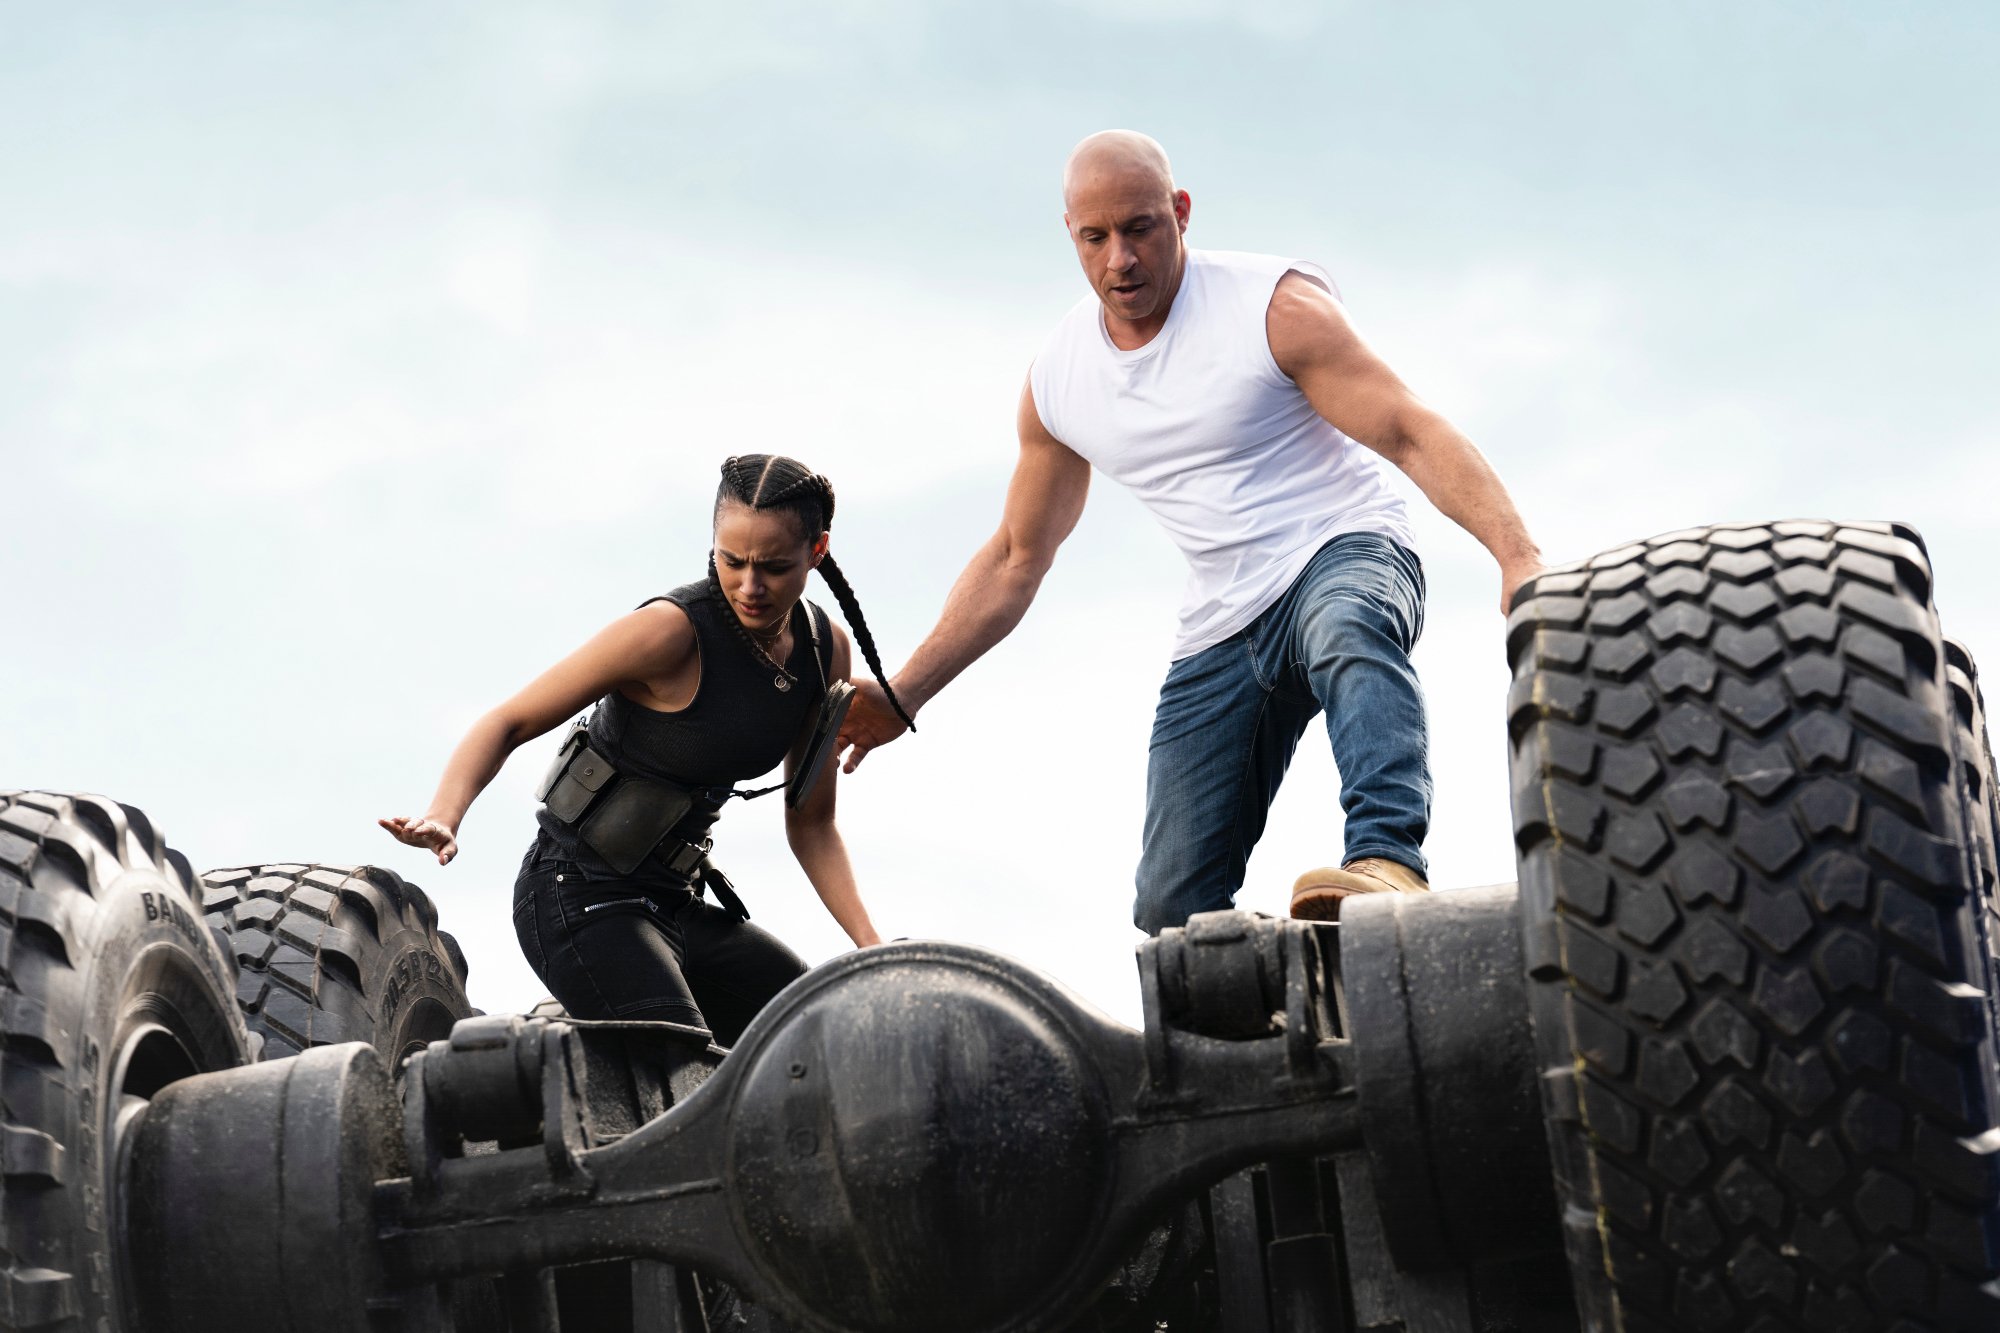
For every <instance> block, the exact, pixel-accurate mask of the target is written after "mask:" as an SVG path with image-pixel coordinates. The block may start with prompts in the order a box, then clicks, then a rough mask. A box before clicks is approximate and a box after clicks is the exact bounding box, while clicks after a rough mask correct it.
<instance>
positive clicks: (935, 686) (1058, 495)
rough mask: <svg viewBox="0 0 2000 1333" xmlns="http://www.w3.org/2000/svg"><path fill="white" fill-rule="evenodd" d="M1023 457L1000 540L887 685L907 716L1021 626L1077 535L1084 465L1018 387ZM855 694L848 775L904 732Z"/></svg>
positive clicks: (864, 686) (878, 700)
mask: <svg viewBox="0 0 2000 1333" xmlns="http://www.w3.org/2000/svg"><path fill="white" fill-rule="evenodd" d="M1015 426H1016V429H1017V431H1018V432H1019V434H1020V437H1021V456H1020V459H1019V460H1018V461H1017V462H1016V463H1015V464H1014V476H1013V479H1012V480H1011V481H1009V482H1008V483H1007V507H1006V509H1005V511H1004V512H1003V513H1002V514H1001V517H1000V530H999V531H997V532H995V533H994V534H993V536H992V537H991V538H989V539H988V540H987V542H986V544H985V545H984V546H982V547H980V548H979V551H978V553H977V554H976V555H974V556H973V557H972V560H971V562H970V563H969V564H967V565H966V567H965V572H964V573H962V574H960V575H959V576H958V582H957V583H954V584H953V585H952V589H951V595H950V596H949V597H947V598H945V603H944V611H943V613H942V614H941V615H939V617H938V623H937V628H935V629H933V630H932V631H931V632H930V634H929V635H928V636H927V637H926V638H925V639H924V641H923V642H922V643H921V644H919V645H918V646H917V651H916V652H914V653H912V654H911V655H910V660H909V662H908V663H907V664H906V665H905V666H904V667H903V669H902V670H901V671H899V672H897V673H896V677H895V679H894V680H893V681H891V682H890V683H891V684H893V685H894V686H895V687H896V696H897V697H898V698H899V699H901V700H902V701H903V705H904V707H906V708H908V709H909V710H910V712H911V713H912V714H914V713H915V712H916V711H917V710H918V709H920V708H922V707H923V706H924V705H925V704H926V703H928V702H930V700H931V698H932V697H933V696H935V695H936V694H937V692H938V691H939V690H942V689H943V688H944V687H945V686H946V685H948V684H949V683H950V682H951V680H952V679H953V677H955V676H957V675H958V673H959V672H961V671H963V670H965V669H966V668H967V667H968V666H971V665H972V664H973V662H975V661H977V660H978V659H979V657H980V656H981V655H982V654H983V653H985V651H986V650H987V649H988V648H991V647H992V646H993V645H994V644H996V643H998V642H1000V640H1002V639H1004V638H1006V637H1007V635H1008V634H1009V633H1010V632H1012V630H1013V628H1014V626H1016V625H1018V624H1020V623H1021V617H1022V616H1024V615H1026V614H1027V612H1028V604H1029V603H1030V602H1032V601H1034V600H1035V593H1036V591H1037V590H1038V589H1039V588H1040V587H1041V586H1042V576H1043V575H1044V574H1047V573H1048V572H1049V566H1050V565H1051V564H1052V563H1054V561H1055V558H1056V548H1057V547H1058V546H1060V545H1062V543H1063V539H1064V538H1066V537H1068V536H1069V534H1070V533H1071V532H1073V531H1074V530H1075V529H1076V521H1077V519H1078V518H1080V517H1081V516H1082V514H1083V502H1084V499H1085V497H1086V496H1088V494H1089V493H1090V464H1088V463H1086V462H1085V461H1084V460H1083V459H1082V458H1080V457H1079V456H1078V455H1077V454H1076V453H1075V452H1073V451H1072V450H1071V449H1069V448H1068V447H1067V446H1066V445H1064V444H1063V443H1062V442H1061V441H1059V440H1057V439H1056V437H1055V436H1053V435H1051V434H1049V432H1048V429H1047V428H1046V427H1045V426H1043V425H1042V418H1041V414H1040V413H1039V412H1037V411H1036V410H1035V397H1034V391H1033V389H1032V387H1031V386H1030V385H1026V384H1024V385H1022V386H1021V405H1020V409H1019V411H1018V413H1017V414H1016V418H1015ZM856 689H857V690H858V691H859V693H858V694H857V696H856V698H855V700H854V706H853V707H852V708H851V709H850V710H849V711H848V714H847V721H846V723H845V724H844V725H843V726H842V727H841V729H840V738H839V744H840V745H841V746H842V747H849V746H851V747H852V749H850V750H848V753H847V762H846V765H845V767H846V771H847V772H849V773H852V772H853V771H854V766H855V765H856V764H859V763H860V762H861V760H862V757H863V756H864V755H866V754H867V753H868V752H869V751H870V750H872V749H874V748H875V747H876V746H878V745H886V744H888V743H889V742H890V741H892V740H894V739H895V738H896V737H897V736H899V735H901V734H902V732H903V724H902V722H901V720H900V719H898V718H897V717H896V715H895V713H894V712H892V711H891V710H890V708H889V701H888V698H887V697H886V696H885V695H884V694H883V693H882V687H881V686H879V685H877V684H875V683H874V682H873V681H858V682H856Z"/></svg>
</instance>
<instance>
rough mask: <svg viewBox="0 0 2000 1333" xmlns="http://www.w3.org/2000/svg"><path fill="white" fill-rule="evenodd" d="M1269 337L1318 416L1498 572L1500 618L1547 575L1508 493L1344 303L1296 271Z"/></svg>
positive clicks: (1281, 287)
mask: <svg viewBox="0 0 2000 1333" xmlns="http://www.w3.org/2000/svg"><path fill="white" fill-rule="evenodd" d="M1265 328H1266V331H1267V333H1268V334H1269V336H1270V340H1271V355H1272V357H1273V358H1274V359H1275V360H1276V361H1277V363H1278V368H1279V369H1280V370H1282V371H1284V372H1285V374H1287V375H1289V376H1291V377H1292V380H1293V382H1294V383H1296V384H1297V385H1298V386H1299V388H1300V389H1301V390H1302V391H1304V393H1305V396H1306V401H1308V402H1310V403H1311V404H1312V405H1313V408H1314V410H1315V411H1317V412H1318V413H1319V414H1320V415H1321V416H1323V417H1325V418H1326V419H1327V420H1328V421H1330V422H1332V423H1333V424H1334V425H1335V426H1336V427H1338V428H1339V429H1340V431H1341V432H1342V433H1343V434H1346V435H1349V436H1351V437H1353V438H1354V439H1357V440H1359V441H1361V443H1363V444H1365V445H1367V446H1368V447H1369V448H1370V449H1373V450H1374V451H1375V452H1376V453H1378V454H1381V455H1382V456H1383V457H1384V458H1386V459H1388V460H1389V461H1390V462H1392V463H1394V464H1395V465H1396V466H1397V467H1399V468H1401V469H1402V470H1403V471H1404V472H1405V473H1406V474H1408V476H1409V478H1410V480H1411V481H1414V482H1415V483H1416V484H1417V487H1418V489H1420V490H1422V491H1423V493H1424V495H1425V496H1426V497H1428V498H1429V500H1430V502H1431V503H1432V504H1434V505H1436V506H1437V508H1438V510H1439V512H1441V513H1442V514H1444V516H1445V517H1447V518H1449V519H1451V520H1452V521H1453V522H1455V523H1457V524H1458V525H1459V526H1460V527H1462V528H1464V529H1465V530H1466V531H1467V532H1469V533H1471V534H1472V535H1473V536H1474V537H1476V538H1478V539H1479V542H1480V544H1481V545H1483V546H1484V547H1485V548H1486V549H1487V550H1488V551H1490V552H1492V554H1493V558H1494V559H1495V560H1496V561H1498V562H1499V565H1500V612H1501V614H1502V615H1505V614H1506V612H1507V606H1508V603H1509V602H1510V601H1511V600H1512V598H1513V596H1514V590H1515V589H1517V588H1519V587H1520V586H1521V584H1522V583H1524V582H1526V581H1527V580H1528V579H1529V578H1532V577H1533V576H1534V575H1535V574H1537V573H1539V572H1541V570H1542V568H1543V565H1542V553H1541V550H1540V548H1539V547H1537V546H1536V545H1535V542H1534V539H1533V538H1532V537H1530V536H1529V535H1528V527H1527V524H1525V523H1523V522H1522V521H1521V515H1520V513H1519V512H1518V511H1517V510H1516V509H1515V508H1514V501H1513V500H1512V499H1511V498H1510V497H1509V496H1508V494H1507V488H1506V487H1505V486H1503V485H1502V484H1501V482H1500V478H1499V476H1498V475H1497V474H1495V472H1494V471H1493V467H1492V465H1491V464H1489V463H1488V462H1487V461H1486V458H1485V456H1484V455H1483V454H1481V453H1480V452H1479V450H1478V449H1477V448H1476V447H1475V446H1474V445H1473V443H1472V441H1471V440H1468V439H1467V438H1466V437H1465V436H1464V435H1463V434H1461V433H1460V432H1459V430H1458V428H1457V427H1455V426H1453V425H1452V424H1451V423H1450V422H1449V421H1446V420H1445V419H1444V418H1443V417H1442V416H1440V415H1438V413H1436V412H1435V411H1433V410H1431V409H1430V408H1429V407H1427V406H1425V405H1424V404H1423V403H1422V402H1421V401H1419V400H1418V398H1417V396H1416V395H1415V394H1413V393H1411V392H1410V389H1409V386H1407V385H1405V384H1404V383H1403V382H1402V380H1400V379H1398V378H1396V373H1395V372H1394V371H1393V370H1390V369H1389V367H1388V366H1387V365H1386V364H1384V363H1383V361H1382V359H1381V358H1380V357H1378V356H1377V355H1375V352H1374V350H1373V349H1371V348H1370V347H1369V346H1368V344H1366V343H1364V342H1363V341H1362V340H1361V335H1360V334H1358V333H1356V332H1355V331H1354V326H1353V325H1352V324H1350V323H1348V321H1347V315H1346V312H1345V311H1343V310H1342V309H1341V307H1340V302H1338V301H1336V300H1334V298H1333V297H1332V295H1331V294H1329V293H1328V292H1327V290H1326V289H1325V288H1324V287H1321V286H1320V285H1319V284H1318V283H1317V282H1314V281H1313V280H1312V279H1310V278H1308V277H1306V276H1305V275H1303V274H1301V273H1297V272H1293V273H1287V274H1286V275H1285V276H1284V277H1282V278H1280V279H1279V280H1278V288H1277V290H1276V291H1275V292H1273V293H1272V295H1271V307H1270V312H1269V314H1268V315H1267V316H1266V319H1265Z"/></svg>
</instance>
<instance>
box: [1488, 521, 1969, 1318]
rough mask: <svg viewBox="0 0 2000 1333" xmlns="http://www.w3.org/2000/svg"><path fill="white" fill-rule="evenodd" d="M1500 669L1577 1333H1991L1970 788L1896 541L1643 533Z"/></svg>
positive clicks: (1737, 530) (1551, 584) (1959, 670)
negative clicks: (1509, 682)
mask: <svg viewBox="0 0 2000 1333" xmlns="http://www.w3.org/2000/svg"><path fill="white" fill-rule="evenodd" d="M1508 650H1509V655H1510V657H1511V660H1512V663H1513V668H1514V683H1513V688H1512V694H1511V696H1510V716H1509V729H1510V736H1511V739H1512V753H1513V766H1512V781H1513V803H1514V820H1515V835H1516V840H1517V844H1518V849H1519V855H1520V869H1521V911H1522V922H1523V928H1524V930H1525V932H1526V942H1527V958H1528V966H1529V971H1530V985H1529V990H1530V997H1531V998H1530V1007H1531V1012H1532V1016H1533V1020H1534V1029H1535V1039H1536V1045H1537V1053H1538V1057H1539V1063H1540V1066H1541V1068H1542V1070H1543V1078H1542V1087H1543V1101H1544V1110H1545V1113H1546V1116H1547V1123H1548V1131H1549V1138H1550V1144H1551V1148H1552V1150H1553V1157H1554V1162H1555V1171H1556V1176H1557V1189H1558V1194H1559V1197H1560V1199H1561V1201H1562V1203H1563V1220H1564V1227H1565V1236H1566V1242H1567V1245H1568V1249H1569V1254H1570V1261H1571V1269H1572V1273H1573V1276H1574V1278H1575V1281H1576V1286H1577V1291H1578V1298H1579V1305H1580V1308H1581V1313H1582V1315H1583V1319H1584V1323H1585V1326H1586V1327H1588V1328H1591V1329H1602V1330H1621V1329H1622V1330H1634V1331H1635V1333H1636V1331H1637V1330H1690V1331H1691V1330H1708V1329H1744V1330H1756V1331H1757V1333H1765V1331H1766V1330H1769V1331H1770V1333H1776V1331H1777V1330H1784V1329H1801V1330H1805V1329H1810V1330H1814V1333H1847V1331H1849V1330H1853V1331H1854V1333H1860V1331H1861V1330H1905V1329H1908V1330H1915V1329H1938V1330H1956V1331H1958V1333H1978V1331H1981V1330H1985V1331H1989V1333H1990V1330H1992V1329H1995V1328H2000V1281H1996V1279H1997V1278H2000V1127H1996V1122H1997V1121H2000V1067H1996V1063H1995V1060H1996V1041H1995V1020H1996V1009H1995V1007H1994V997H1995V994H1996V989H2000V987H1996V981H2000V977H1996V971H1995V961H1994V956H1993V948H1992V943H1993V934H1994V932H1993V924H1994V918H1993V915H1992V913H1993V910H1994V896H1993V894H1994V885H1993V863H1992V855H1991V852H1990V851H1988V850H1983V849H1985V848H1990V846H1991V840H1992V828H1991V823H1990V821H1991V819H1992V809H1993V807H1992V799H1991V767H1990V760H1989V759H1988V758H1987V757H1986V755H1987V750H1986V743H1985V738H1984V736H1983V735H1982V734H1980V730H1981V724H1980V719H1979V718H1978V716H1977V689H1976V686H1975V685H1974V683H1973V678H1972V675H1971V669H1970V660H1969V658H1965V657H1964V655H1963V653H1962V652H1961V653H1959V654H1958V657H1959V658H1960V659H1962V660H1961V661H1960V662H1958V663H1957V664H1956V665H1955V664H1954V662H1953V660H1952V656H1953V655H1952V653H1951V652H1949V651H1948V650H1947V648H1946V645H1945V643H1944V641H1943V640H1942V639H1941V638H1940V636H1939V631H1938V623H1937V613H1936V611H1935V609H1934V608H1933V606H1932V605H1931V572H1930V567H1929V563H1928V559H1927V557H1926V555H1925V553H1924V550H1923V546H1922V543H1921V540H1920V539H1919V538H1918V537H1917V534H1916V533H1915V532H1914V531H1913V530H1911V529H1909V528H1907V527H1904V526H1901V525H1891V524H1858V523H1857V524H1845V525H1836V524H1833V523H1824V522H1788V523H1771V524H1756V525H1750V524H1745V525H1724V526H1718V527H1712V528H1704V529H1700V530H1697V531H1690V532H1679V533H1672V534H1668V535H1666V536H1663V537H1656V538H1653V539H1651V540H1649V541H1646V542H1643V543H1637V544H1634V545H1631V546H1626V547H1621V548H1619V549H1617V550H1614V551H1609V552H1606V553H1604V554H1602V555H1599V556H1597V557H1596V558H1594V559H1592V560H1589V561H1586V562H1584V563H1582V564H1580V565H1575V566H1570V567H1568V568H1565V569H1562V570H1557V571H1553V572H1551V573H1548V574H1545V575H1543V576H1542V577H1540V578H1539V579H1538V580H1536V582H1535V583H1534V584H1533V585H1532V586H1531V587H1530V588H1529V589H1527V590H1526V591H1525V592H1524V593H1523V594H1522V595H1521V596H1520V597H1518V598H1517V599H1516V605H1515V608H1514V611H1513V614H1512V615H1511V617H1510V618H1509V624H1508ZM1954 675H1955V677H1956V679H1954ZM1982 775H1983V776H1982Z"/></svg>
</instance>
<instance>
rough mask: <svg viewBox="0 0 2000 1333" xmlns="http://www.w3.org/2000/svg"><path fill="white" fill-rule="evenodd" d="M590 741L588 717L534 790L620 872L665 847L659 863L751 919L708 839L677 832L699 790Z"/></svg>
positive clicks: (567, 739)
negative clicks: (623, 767)
mask: <svg viewBox="0 0 2000 1333" xmlns="http://www.w3.org/2000/svg"><path fill="white" fill-rule="evenodd" d="M589 741H590V733H589V731H588V730H587V729H586V728H585V726H584V724H583V723H581V722H579V723H577V724H576V725H575V726H573V727H572V728H571V729H570V733H569V735H567V736H565V737H564V738H563V743H562V748H561V749H560V750H558V751H557V752H556V760H555V763H553V764H551V765H550V766H549V771H548V773H547V775H546V776H544V777H543V778H542V782H541V786H540V787H539V788H537V789H536V792H535V795H536V796H537V797H538V798H540V800H541V801H542V804H543V806H544V807H545V808H546V809H547V810H548V812H549V813H550V814H551V815H554V816H555V817H556V819H557V820H558V821H559V822H561V823H563V824H565V825H568V826H569V827H571V828H574V829H575V830H576V835H577V837H578V838H580V839H582V840H583V845H584V846H586V847H588V848H589V849H590V850H591V851H593V852H595V853H596V854H597V855H598V856H599V857H601V858H603V860H604V863H605V864H606V865H608V866H610V867H611V869H612V870H613V871H614V872H615V873H617V874H620V875H629V874H631V873H632V872H634V871H635V870H637V869H638V868H639V867H640V866H641V865H643V864H645V862H646V860H647V858H648V857H651V856H653V854H654V853H655V852H656V851H660V850H661V849H662V848H664V849H665V855H664V856H662V857H659V858H658V860H657V862H656V864H659V865H661V866H663V867H664V868H665V869H666V870H667V871H668V872H669V873H671V874H674V875H678V876H682V877H684V878H686V879H687V880H688V882H689V884H690V885H706V886H707V887H709V888H712V889H714V890H715V897H716V901H717V902H719V903H721V904H722V906H723V907H724V908H726V909H727V910H728V911H730V912H731V913H733V914H734V915H735V916H737V917H739V918H741V919H743V920H746V921H747V920H749V918H750V913H749V912H748V911H747V910H746V909H745V908H744V906H743V900H742V899H741V898H739V897H737V896H736V891H735V887H734V886H733V885H731V884H730V882H729V877H728V876H726V875H724V874H723V873H722V872H721V871H720V870H718V869H717V868H716V867H715V866H713V865H711V864H710V863H709V860H708V843H707V841H706V840H703V841H702V842H699V843H696V842H689V841H687V840H686V839H685V838H679V837H675V836H673V834H674V829H675V828H676V827H677V826H679V824H680V822H681V821H682V820H683V819H685V818H687V816H688V815H689V814H690V813H691V812H692V811H693V810H694V808H695V801H696V793H695V792H693V791H690V790H688V789H687V788H685V787H678V786H675V785H674V784H672V783H669V782H661V781H658V780H657V779H654V778H643V777H638V776H634V775H623V776H621V775H620V774H619V772H618V770H617V769H615V768H613V767H612V765H611V761H610V760H608V759H606V758H605V757H604V756H603V755H601V754H599V753H597V751H595V750H593V749H591V748H590V743H589Z"/></svg>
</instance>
